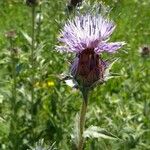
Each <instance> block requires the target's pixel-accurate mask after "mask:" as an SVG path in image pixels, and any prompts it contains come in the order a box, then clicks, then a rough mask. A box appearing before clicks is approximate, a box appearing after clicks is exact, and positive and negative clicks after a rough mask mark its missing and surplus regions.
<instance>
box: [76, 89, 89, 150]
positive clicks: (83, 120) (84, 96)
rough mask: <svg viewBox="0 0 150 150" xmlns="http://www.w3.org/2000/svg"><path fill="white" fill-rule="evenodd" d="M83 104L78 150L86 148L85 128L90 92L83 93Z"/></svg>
mask: <svg viewBox="0 0 150 150" xmlns="http://www.w3.org/2000/svg"><path fill="white" fill-rule="evenodd" d="M82 94H83V102H82V107H81V112H80V124H79V125H80V134H79V145H78V150H82V149H83V146H84V137H83V133H84V126H85V117H86V110H87V104H88V92H85V91H83V92H82Z"/></svg>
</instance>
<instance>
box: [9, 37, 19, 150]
mask: <svg viewBox="0 0 150 150" xmlns="http://www.w3.org/2000/svg"><path fill="white" fill-rule="evenodd" d="M13 42H14V41H13V40H12V38H10V58H11V76H12V87H11V88H12V89H11V93H12V97H11V109H12V113H11V124H10V135H9V136H10V139H11V141H12V143H11V144H12V145H11V147H13V149H16V150H17V149H18V146H19V145H18V141H17V136H18V135H17V110H16V100H17V74H16V55H17V52H16V49H15V48H14V45H13Z"/></svg>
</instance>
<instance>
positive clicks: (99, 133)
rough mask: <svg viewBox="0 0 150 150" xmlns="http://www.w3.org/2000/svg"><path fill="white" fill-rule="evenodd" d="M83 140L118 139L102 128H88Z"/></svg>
mask: <svg viewBox="0 0 150 150" xmlns="http://www.w3.org/2000/svg"><path fill="white" fill-rule="evenodd" d="M84 137H85V138H87V137H88V138H104V139H112V140H114V139H118V138H117V137H116V136H115V135H113V134H112V133H110V132H108V131H106V130H105V129H103V128H100V127H97V126H90V127H89V128H88V129H87V130H85V131H84Z"/></svg>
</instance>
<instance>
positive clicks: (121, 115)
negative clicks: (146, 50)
mask: <svg viewBox="0 0 150 150" xmlns="http://www.w3.org/2000/svg"><path fill="white" fill-rule="evenodd" d="M103 2H104V3H105V4H106V5H109V6H110V8H112V10H111V12H110V16H111V19H112V20H114V21H115V23H116V24H117V28H116V30H115V32H114V33H113V36H112V38H111V39H110V40H111V41H125V42H126V43H127V45H126V46H124V48H123V49H121V50H119V53H117V54H114V55H113V57H117V58H119V60H118V61H117V63H116V64H115V65H114V66H113V69H112V72H114V73H118V74H119V75H120V76H119V77H117V78H114V79H111V80H109V81H108V82H107V83H105V84H103V85H101V86H98V87H97V88H95V89H94V91H93V92H92V93H91V95H90V101H89V106H88V112H87V122H86V127H89V126H90V125H95V126H99V127H101V128H105V129H106V130H107V131H109V132H111V133H112V134H113V135H115V136H117V137H118V139H116V140H109V139H103V138H99V139H91V138H88V139H87V142H86V147H85V149H86V150H122V149H123V150H130V149H132V150H150V56H147V57H142V56H141V55H140V53H139V48H140V47H142V46H143V45H145V44H150V22H149V20H150V11H149V6H150V1H149V0H140V1H138V0H103ZM66 4H67V1H66V0H63V1H61V0H57V1H53V0H43V3H42V5H41V8H40V7H39V6H37V8H36V12H37V13H40V11H41V14H42V16H43V20H42V22H41V27H40V28H41V31H40V32H39V33H38V31H39V30H38V27H39V26H38V24H36V29H37V31H36V40H37V41H38V47H37V49H36V63H35V65H36V72H35V78H36V85H35V93H36V96H35V101H34V103H33V104H32V102H31V96H30V95H31V93H30V90H31V89H30V88H31V87H30V84H31V81H30V76H31V72H30V68H31V66H30V63H29V62H30V51H31V47H30V44H29V41H28V40H27V39H26V38H25V35H28V36H29V37H30V36H31V8H30V7H28V6H26V4H25V3H23V1H21V0H1V1H0V68H1V69H0V149H2V150H9V149H10V150H26V149H29V148H30V146H33V147H34V145H35V143H36V142H38V141H39V140H40V139H44V141H45V145H52V144H53V143H54V142H55V147H56V148H57V149H58V150H68V149H71V134H72V133H73V127H74V120H75V116H76V114H77V112H79V110H80V105H81V100H82V97H81V96H80V95H81V94H80V92H79V91H77V90H74V89H72V88H70V87H69V86H67V85H66V84H65V83H64V82H63V81H61V80H60V78H61V74H62V73H64V72H68V71H69V69H68V68H69V61H71V58H72V56H71V55H69V54H60V53H58V52H56V51H55V45H56V44H57V36H58V34H59V31H60V29H61V28H62V26H63V24H64V22H65V20H66V19H67V18H68V14H67V13H66ZM11 30H15V31H16V35H17V36H16V38H15V39H14V40H13V47H15V48H17V49H18V52H17V53H16V56H15V62H16V72H17V99H16V102H15V105H13V102H12V98H11V97H12V93H11V87H12V84H13V81H12V75H11V71H12V70H11V65H12V60H11V54H10V40H9V39H8V38H7V37H6V36H5V34H6V32H8V31H11ZM49 83H50V84H49ZM51 83H52V84H51ZM53 84H54V85H53ZM31 105H33V106H31ZM31 109H33V111H32V116H31ZM12 114H15V117H14V116H13V115H12ZM12 122H13V127H12Z"/></svg>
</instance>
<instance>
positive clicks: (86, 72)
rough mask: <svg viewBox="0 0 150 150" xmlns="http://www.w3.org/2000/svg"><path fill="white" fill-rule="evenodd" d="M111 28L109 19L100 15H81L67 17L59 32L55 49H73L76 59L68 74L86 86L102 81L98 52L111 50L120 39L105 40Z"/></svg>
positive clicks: (104, 63)
mask: <svg viewBox="0 0 150 150" xmlns="http://www.w3.org/2000/svg"><path fill="white" fill-rule="evenodd" d="M114 29H115V25H114V23H113V22H112V21H109V20H108V19H105V18H103V17H102V16H101V15H91V14H86V15H81V16H76V17H75V19H74V20H69V21H68V22H67V23H66V24H65V26H64V29H63V30H62V31H61V37H60V38H59V41H60V42H62V43H63V44H64V45H62V46H58V47H57V49H58V50H59V51H66V52H75V53H76V56H77V57H76V58H75V60H74V62H73V64H72V66H71V74H72V75H73V77H74V78H75V79H76V81H77V82H78V84H79V85H82V86H85V87H90V86H92V85H93V84H94V83H95V82H97V81H99V80H103V76H104V72H105V69H106V66H107V65H106V62H105V61H103V60H102V59H101V58H99V54H101V53H102V52H109V53H114V52H116V50H117V49H119V48H121V47H122V46H123V45H124V44H125V43H124V42H111V43H108V42H107V41H108V38H109V36H110V35H111V34H112V32H113V31H114Z"/></svg>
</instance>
